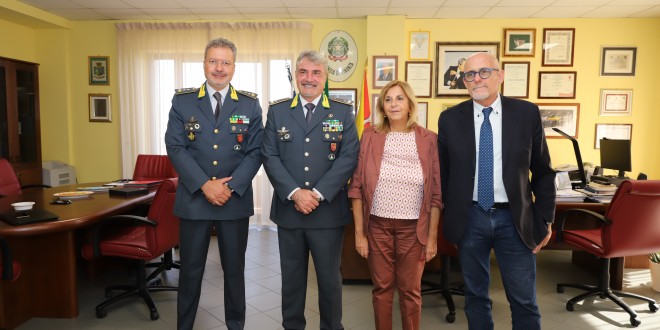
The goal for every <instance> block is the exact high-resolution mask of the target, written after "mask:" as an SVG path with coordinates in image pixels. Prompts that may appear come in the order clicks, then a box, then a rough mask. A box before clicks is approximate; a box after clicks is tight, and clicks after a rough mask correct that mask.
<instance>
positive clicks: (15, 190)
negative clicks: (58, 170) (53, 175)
mask: <svg viewBox="0 0 660 330" xmlns="http://www.w3.org/2000/svg"><path fill="white" fill-rule="evenodd" d="M39 187H41V188H51V186H49V185H43V184H36V185H27V186H21V182H20V181H19V180H18V176H16V172H14V168H13V167H12V166H11V164H10V163H9V161H8V160H6V159H4V158H0V197H2V196H11V195H20V194H22V193H23V189H27V188H39Z"/></svg>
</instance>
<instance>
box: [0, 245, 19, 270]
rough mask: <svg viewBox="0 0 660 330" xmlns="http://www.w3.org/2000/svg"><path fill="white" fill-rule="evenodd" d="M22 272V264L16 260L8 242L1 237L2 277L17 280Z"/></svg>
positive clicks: (0, 268)
mask: <svg viewBox="0 0 660 330" xmlns="http://www.w3.org/2000/svg"><path fill="white" fill-rule="evenodd" d="M20 274H21V264H19V263H18V262H16V261H14V259H13V258H12V256H11V251H10V250H9V246H8V245H7V242H5V240H3V239H2V238H0V279H2V280H3V281H15V280H16V279H17V278H18V276H19V275H20Z"/></svg>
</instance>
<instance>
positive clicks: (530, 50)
mask: <svg viewBox="0 0 660 330" xmlns="http://www.w3.org/2000/svg"><path fill="white" fill-rule="evenodd" d="M535 43H536V29H504V52H503V55H502V56H530V57H531V56H534V45H535Z"/></svg>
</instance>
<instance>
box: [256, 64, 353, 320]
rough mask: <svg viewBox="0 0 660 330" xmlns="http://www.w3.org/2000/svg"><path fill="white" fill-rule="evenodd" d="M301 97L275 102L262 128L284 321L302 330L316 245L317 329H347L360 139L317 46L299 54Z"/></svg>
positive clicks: (349, 109) (297, 75)
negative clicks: (331, 88) (349, 241)
mask: <svg viewBox="0 0 660 330" xmlns="http://www.w3.org/2000/svg"><path fill="white" fill-rule="evenodd" d="M295 76H296V85H297V86H298V96H296V97H294V98H293V99H287V100H280V101H277V102H275V103H273V104H271V106H270V109H269V110H268V120H267V121H266V130H265V134H264V143H263V146H262V149H261V150H262V155H263V159H264V168H265V170H266V173H267V174H268V178H269V179H270V182H271V184H272V185H273V188H274V189H275V193H274V194H273V202H272V206H271V213H270V218H271V219H272V220H273V221H274V222H275V223H276V224H277V225H278V239H279V247H280V265H281V268H282V325H283V326H284V328H285V329H304V328H305V325H306V321H305V315H304V311H305V294H306V289H307V269H308V262H309V253H310V252H311V254H312V258H313V260H314V267H315V269H316V277H317V283H318V290H319V311H320V314H321V324H320V327H319V328H320V329H342V328H343V326H342V324H341V317H342V305H341V303H342V301H341V296H342V295H341V274H340V272H339V263H340V259H341V249H342V241H343V237H344V226H345V225H346V224H347V223H349V222H351V221H352V219H351V215H350V211H349V208H348V205H349V202H348V196H347V190H346V184H347V182H348V180H349V178H350V177H351V175H352V174H353V170H354V169H355V166H356V164H357V155H358V151H359V148H360V146H359V142H358V137H357V131H356V128H355V117H354V115H353V112H352V108H351V106H350V105H348V104H345V103H342V102H340V101H339V100H331V99H328V96H327V95H325V94H324V93H323V87H324V85H325V81H326V78H327V76H328V72H327V62H326V59H325V58H324V57H323V55H321V54H319V53H318V52H315V51H303V52H302V53H301V54H300V56H299V57H298V60H297V61H296V71H295Z"/></svg>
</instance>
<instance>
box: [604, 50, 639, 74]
mask: <svg viewBox="0 0 660 330" xmlns="http://www.w3.org/2000/svg"><path fill="white" fill-rule="evenodd" d="M600 62H601V63H600V75H601V76H634V75H635V64H636V62H637V47H603V50H602V55H601V61H600Z"/></svg>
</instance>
